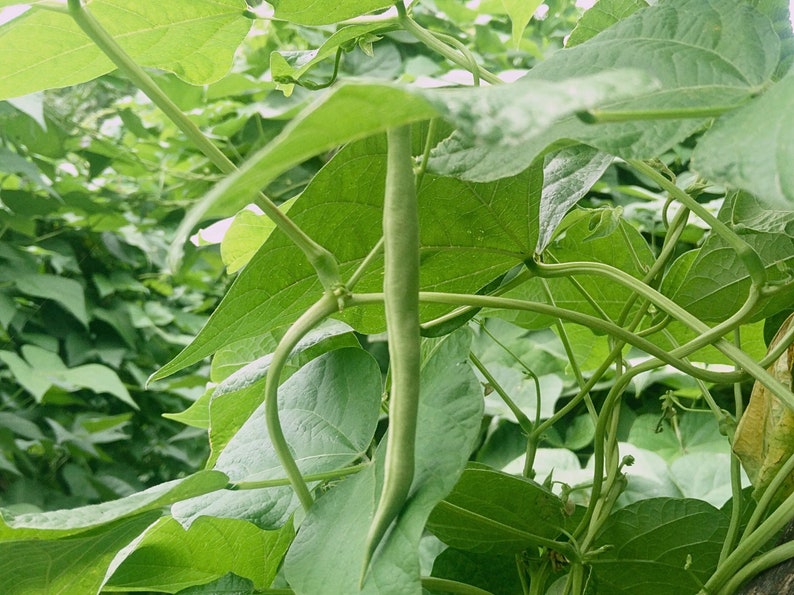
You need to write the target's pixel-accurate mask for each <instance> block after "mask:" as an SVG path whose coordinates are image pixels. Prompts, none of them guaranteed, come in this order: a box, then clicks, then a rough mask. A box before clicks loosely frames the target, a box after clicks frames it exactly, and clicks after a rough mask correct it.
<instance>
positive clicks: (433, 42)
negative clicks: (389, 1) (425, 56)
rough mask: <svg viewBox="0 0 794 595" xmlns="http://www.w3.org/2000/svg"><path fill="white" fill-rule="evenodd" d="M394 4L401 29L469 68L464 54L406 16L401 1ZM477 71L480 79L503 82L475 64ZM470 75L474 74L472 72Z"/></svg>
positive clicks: (497, 82) (450, 59)
mask: <svg viewBox="0 0 794 595" xmlns="http://www.w3.org/2000/svg"><path fill="white" fill-rule="evenodd" d="M396 6H397V13H398V14H399V18H398V20H399V23H400V25H401V26H402V28H403V29H405V30H406V31H407V32H408V33H410V34H411V35H413V36H414V37H416V38H417V39H418V40H419V41H421V42H422V43H424V44H425V45H426V46H427V47H429V48H430V49H431V50H433V51H434V52H436V53H438V54H440V55H442V56H444V57H445V58H446V59H447V60H449V61H450V62H453V63H454V64H457V65H458V66H460V67H461V68H465V69H466V70H469V69H470V68H471V66H470V62H469V58H468V57H467V56H466V55H464V54H462V53H458V52H456V51H455V50H453V49H452V48H451V47H449V46H448V45H447V44H446V43H444V42H443V41H441V40H440V39H438V38H436V36H435V35H433V34H432V33H430V31H428V30H427V29H424V28H423V27H421V26H420V25H419V24H418V23H417V22H416V21H414V20H413V19H412V18H411V17H410V16H408V14H407V13H406V11H405V6H403V4H402V2H397V4H396ZM477 71H478V72H479V76H480V78H482V80H484V81H487V82H489V83H491V84H492V85H500V84H502V83H503V82H504V81H502V79H500V78H499V77H498V76H496V75H495V74H493V73H492V72H489V71H488V70H485V69H484V68H480V67H479V66H477ZM472 76H475V75H474V73H473V72H472Z"/></svg>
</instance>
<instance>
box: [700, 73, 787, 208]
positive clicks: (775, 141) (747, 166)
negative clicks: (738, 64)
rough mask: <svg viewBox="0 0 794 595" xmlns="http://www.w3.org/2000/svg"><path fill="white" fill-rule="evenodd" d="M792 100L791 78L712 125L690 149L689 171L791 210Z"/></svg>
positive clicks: (785, 79)
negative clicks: (692, 169)
mask: <svg viewBox="0 0 794 595" xmlns="http://www.w3.org/2000/svg"><path fill="white" fill-rule="evenodd" d="M792 98H794V74H789V75H788V76H787V77H785V78H784V79H783V80H781V81H780V82H779V83H777V84H776V85H774V86H773V87H772V88H771V89H769V90H768V91H766V92H765V93H764V94H763V95H761V96H760V97H757V98H756V99H754V100H753V101H751V102H750V103H748V104H747V105H745V106H742V107H741V108H739V109H737V110H735V111H733V112H731V113H729V114H727V115H725V116H724V117H722V118H720V119H719V120H717V122H716V123H715V124H714V126H712V127H711V129H709V131H708V132H706V134H704V135H703V139H702V140H701V141H700V142H699V143H698V144H697V147H696V148H695V153H694V155H693V156H692V160H693V166H694V167H695V169H697V171H699V172H700V173H701V174H703V175H705V176H707V177H709V178H711V179H712V180H714V181H717V182H727V183H729V184H732V185H734V186H736V187H738V188H741V189H742V190H746V191H747V192H751V193H753V194H755V195H756V196H759V197H760V198H761V199H762V200H763V201H764V202H767V203H776V204H777V205H778V206H784V205H786V206H791V205H792V204H794V171H792V168H791V167H790V164H791V163H793V162H794V114H792V110H791V102H792ZM725 147H733V149H732V150H730V151H726V150H725ZM739 223H741V221H739Z"/></svg>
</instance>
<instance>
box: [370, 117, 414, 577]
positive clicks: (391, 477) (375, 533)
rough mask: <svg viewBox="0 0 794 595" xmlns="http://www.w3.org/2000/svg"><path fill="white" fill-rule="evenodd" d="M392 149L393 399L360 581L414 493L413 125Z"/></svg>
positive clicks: (389, 314)
mask: <svg viewBox="0 0 794 595" xmlns="http://www.w3.org/2000/svg"><path fill="white" fill-rule="evenodd" d="M388 147H389V153H388V160H387V170H386V193H385V199H384V207H383V239H384V245H383V251H384V262H385V264H384V278H383V293H384V303H385V308H386V329H387V333H388V339H389V360H390V367H391V396H390V401H389V429H388V436H387V439H388V442H387V444H386V466H385V473H384V479H383V488H382V491H381V495H380V500H379V501H378V506H377V508H376V510H375V516H374V518H373V519H372V524H371V525H370V529H369V534H368V535H367V543H366V553H365V558H364V567H363V570H362V575H361V582H362V583H363V581H364V578H365V576H366V572H367V568H368V566H369V562H370V560H371V559H372V556H373V554H374V553H375V550H376V549H377V548H378V545H379V544H380V542H381V540H382V539H383V537H384V535H385V534H386V531H387V530H388V529H389V527H390V526H391V524H392V523H393V522H394V520H395V519H396V518H397V516H398V515H399V513H400V511H401V510H402V508H403V505H404V504H405V501H406V499H407V498H408V494H409V492H410V490H411V483H412V481H413V476H414V458H415V456H414V451H415V443H416V421H417V412H418V408H419V368H420V346H419V342H420V336H419V214H418V207H417V199H416V186H415V180H414V172H413V164H412V156H411V129H410V126H403V127H400V128H395V129H393V130H390V131H389V132H388Z"/></svg>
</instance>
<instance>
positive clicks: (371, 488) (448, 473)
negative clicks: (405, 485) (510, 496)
mask: <svg viewBox="0 0 794 595" xmlns="http://www.w3.org/2000/svg"><path fill="white" fill-rule="evenodd" d="M470 341H471V334H470V332H469V331H467V330H465V329H461V330H459V331H456V332H455V333H452V334H451V335H448V336H447V337H445V338H444V339H442V340H441V341H440V342H437V343H436V346H435V349H434V350H433V352H432V354H431V355H430V357H429V358H428V359H427V360H426V361H425V363H424V366H423V368H422V372H421V395H422V398H421V400H420V404H419V415H418V425H417V440H416V471H415V475H414V483H413V487H412V493H411V497H410V498H409V500H408V502H407V503H406V506H405V508H404V509H403V511H402V513H401V514H400V516H399V518H398V519H397V524H396V525H395V526H394V528H393V529H392V531H391V532H389V533H387V534H386V537H385V539H384V541H383V543H382V545H381V547H380V548H379V550H378V552H377V553H376V554H375V557H374V558H373V560H372V565H371V567H370V570H369V573H368V575H367V577H368V578H367V581H366V583H365V585H364V590H363V592H364V593H370V594H371V593H382V594H383V595H390V594H392V593H418V592H419V591H420V582H419V561H418V558H417V556H418V554H417V550H418V547H419V540H420V538H421V536H422V532H423V528H424V525H425V522H426V520H427V516H428V515H429V514H430V511H431V510H432V509H433V508H434V507H435V505H436V504H437V503H438V502H439V501H440V500H441V499H442V498H443V497H444V496H445V495H446V494H447V493H448V492H449V491H450V490H451V489H452V487H453V486H454V485H455V482H456V481H457V478H458V477H459V475H460V473H461V472H462V471H463V468H464V466H465V464H466V460H467V459H468V457H469V453H470V452H471V450H472V448H473V447H474V442H475V440H476V438H477V435H478V433H479V427H480V421H481V416H482V396H481V395H482V392H481V389H480V387H479V385H478V383H477V380H476V378H475V377H474V374H473V373H472V371H471V367H470V365H469V363H468V352H469V344H470ZM384 453H385V443H381V445H380V446H379V448H378V451H377V453H376V456H375V460H376V465H374V466H371V467H370V468H368V469H367V470H365V471H362V472H360V473H358V474H356V475H355V476H353V477H351V478H348V479H346V480H344V481H342V482H340V483H339V484H338V485H337V486H335V487H334V488H333V489H332V490H330V491H329V492H327V493H326V494H324V495H323V496H322V497H321V498H319V499H318V500H317V502H316V504H315V505H314V506H313V507H312V508H311V509H310V510H309V513H308V514H307V516H306V519H305V520H304V522H303V524H302V525H301V530H300V531H299V532H298V535H297V537H296V539H295V542H293V545H292V547H291V548H290V551H289V552H288V553H287V558H286V561H285V567H284V571H285V576H286V578H287V580H288V581H289V584H290V586H291V587H292V588H293V589H294V590H295V592H296V593H297V594H298V595H314V594H316V593H355V592H358V581H359V576H360V573H361V566H362V562H363V557H364V548H365V541H366V536H367V531H368V529H369V523H370V520H371V519H372V514H373V512H374V508H375V502H376V501H377V497H378V496H377V494H379V493H380V488H381V483H382V473H383V464H384V462H383V458H384ZM375 467H377V470H376V469H375ZM376 477H377V479H376Z"/></svg>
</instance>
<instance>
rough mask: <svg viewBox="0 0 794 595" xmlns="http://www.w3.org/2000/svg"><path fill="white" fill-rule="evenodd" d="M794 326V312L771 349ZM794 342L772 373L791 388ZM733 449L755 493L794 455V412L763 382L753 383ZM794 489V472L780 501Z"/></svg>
mask: <svg viewBox="0 0 794 595" xmlns="http://www.w3.org/2000/svg"><path fill="white" fill-rule="evenodd" d="M792 327H794V314H792V315H791V316H789V317H788V318H787V319H786V322H784V323H783V326H781V327H780V330H779V331H778V333H777V335H775V338H774V339H772V342H771V343H770V344H769V348H770V349H774V347H775V346H776V345H777V344H778V343H779V342H780V341H781V339H782V338H783V336H784V335H785V334H786V333H787V332H788V331H789V330H790V329H791V328H792ZM792 364H794V345H789V346H788V348H787V349H786V350H785V351H784V352H783V353H782V354H781V356H780V357H779V358H778V359H777V360H775V363H774V364H772V366H770V367H769V372H770V373H771V374H772V375H773V376H774V377H775V378H777V379H778V380H780V382H782V383H783V384H785V385H786V386H788V387H789V388H791V385H792V373H791V370H792ZM733 452H734V453H736V456H738V457H739V459H740V460H741V461H742V466H743V467H744V470H745V471H746V472H747V476H748V477H749V478H750V481H751V482H752V484H753V487H755V492H754V494H753V495H754V496H756V497H757V496H758V495H760V493H762V492H763V490H764V489H765V488H766V487H767V486H768V485H769V483H770V482H771V481H772V479H773V478H774V477H775V475H777V473H778V472H779V471H780V468H781V466H783V464H784V463H785V462H786V461H787V460H788V459H789V457H791V456H792V455H794V411H792V410H791V409H789V408H788V407H787V406H786V405H785V404H784V403H782V402H780V400H779V399H778V398H777V397H775V396H774V395H773V394H772V393H771V392H769V391H768V390H767V389H766V387H765V386H764V385H763V384H761V383H760V382H756V383H755V386H753V392H752V395H751V396H750V404H749V405H748V406H747V410H746V411H745V412H744V415H742V419H741V420H740V421H739V425H738V427H737V428H736V433H735V434H734V438H733ZM792 491H794V475H791V476H789V477H788V478H786V480H785V482H784V483H783V486H782V488H781V491H780V492H779V493H778V494H777V496H776V500H778V501H779V500H781V499H783V498H785V497H786V496H788V495H789V494H791V492H792Z"/></svg>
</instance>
